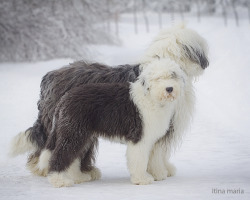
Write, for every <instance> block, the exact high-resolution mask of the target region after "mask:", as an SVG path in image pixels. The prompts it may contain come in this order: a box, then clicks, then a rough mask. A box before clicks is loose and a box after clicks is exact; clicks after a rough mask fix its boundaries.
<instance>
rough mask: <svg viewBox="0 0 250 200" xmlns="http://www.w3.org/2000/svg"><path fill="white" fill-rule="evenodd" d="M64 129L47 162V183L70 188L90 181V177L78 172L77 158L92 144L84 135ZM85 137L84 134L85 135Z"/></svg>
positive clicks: (78, 162) (78, 163) (79, 163)
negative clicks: (75, 184)
mask: <svg viewBox="0 0 250 200" xmlns="http://www.w3.org/2000/svg"><path fill="white" fill-rule="evenodd" d="M69 130H72V129H71V128H66V129H64V131H62V130H59V131H61V132H60V135H59V138H57V141H56V146H55V149H54V151H53V152H52V156H51V159H50V162H49V176H48V179H49V182H50V183H51V184H52V185H53V186H54V187H65V186H72V185H73V184H74V183H80V182H84V181H90V180H91V176H90V175H89V174H84V173H82V172H81V171H80V166H81V162H80V159H79V157H80V156H81V155H83V154H84V152H85V151H87V150H88V149H89V147H90V145H91V144H92V141H91V138H87V137H83V135H84V134H81V133H79V132H78V131H76V130H75V131H74V133H75V134H73V133H72V132H69ZM85 135H86V134H85Z"/></svg>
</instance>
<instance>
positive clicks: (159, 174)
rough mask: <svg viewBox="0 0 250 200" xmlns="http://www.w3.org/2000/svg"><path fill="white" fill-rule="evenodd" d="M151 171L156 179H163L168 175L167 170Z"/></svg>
mask: <svg viewBox="0 0 250 200" xmlns="http://www.w3.org/2000/svg"><path fill="white" fill-rule="evenodd" d="M149 173H150V174H151V175H152V176H153V177H154V180H155V181H162V180H165V179H166V178H167V177H168V171H167V170H164V169H162V170H150V171H149Z"/></svg>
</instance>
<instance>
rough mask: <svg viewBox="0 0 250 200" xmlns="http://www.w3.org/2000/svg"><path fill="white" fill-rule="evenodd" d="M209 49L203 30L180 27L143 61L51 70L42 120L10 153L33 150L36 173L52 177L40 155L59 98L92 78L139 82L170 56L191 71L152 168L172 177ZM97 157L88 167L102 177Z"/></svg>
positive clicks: (81, 63)
mask: <svg viewBox="0 0 250 200" xmlns="http://www.w3.org/2000/svg"><path fill="white" fill-rule="evenodd" d="M207 53H208V49H207V45H206V42H205V40H204V39H203V38H202V37H201V36H200V35H198V34H197V33H196V32H195V31H193V30H190V29H188V28H185V27H183V26H179V27H174V28H171V29H168V30H166V31H162V32H161V33H160V34H159V35H158V36H157V37H156V39H155V40H154V41H153V42H152V44H151V45H149V47H148V49H147V50H146V52H145V54H144V55H143V56H142V59H141V60H140V62H139V64H135V65H120V66H116V67H110V66H106V65H103V64H99V63H92V64H90V63H87V62H84V61H78V62H75V63H73V64H71V65H69V66H67V67H64V68H61V69H58V70H54V71H51V72H49V73H47V74H46V75H45V76H44V77H43V80H42V82H41V94H40V100H39V101H38V110H39V113H38V119H37V120H36V122H35V123H34V125H33V126H32V127H31V128H29V129H28V130H26V131H25V132H22V133H20V134H18V135H17V136H16V137H15V138H14V139H13V141H12V145H11V151H10V154H11V155H12V156H16V155H19V154H23V153H25V152H27V151H30V152H31V153H30V156H29V159H28V162H27V167H28V169H29V170H30V171H31V172H32V173H33V174H36V175H42V176H47V173H48V168H47V169H46V168H42V167H41V166H39V165H38V162H39V160H43V159H46V156H45V154H43V156H42V157H40V155H41V152H42V151H43V150H44V148H45V145H46V142H47V140H48V138H50V134H51V130H52V127H53V116H54V114H55V110H56V108H57V106H58V103H59V102H60V100H61V98H62V97H63V96H64V95H65V94H66V93H67V92H68V91H71V90H72V89H74V88H76V87H79V86H84V85H85V84H92V83H126V82H135V81H136V80H137V78H138V76H139V75H140V74H141V73H142V72H143V71H144V69H146V68H147V66H148V64H150V63H151V62H154V61H155V60H159V61H161V60H162V59H163V58H169V59H171V60H172V61H173V62H175V63H177V65H178V66H179V68H180V69H182V70H183V71H184V72H185V73H186V75H187V80H186V83H185V88H186V89H185V91H184V95H183V97H182V98H179V99H181V100H179V101H178V109H176V112H175V114H174V116H173V118H172V120H171V123H170V127H169V130H168V131H167V133H166V134H165V136H164V137H163V138H161V139H159V141H158V142H157V143H156V144H155V146H154V148H153V150H152V152H151V155H150V160H149V164H148V172H149V173H150V174H152V175H153V177H154V179H155V180H163V179H165V178H166V177H167V176H172V175H174V174H175V167H174V166H173V165H171V164H170V163H169V161H168V160H169V157H170V155H171V152H172V151H173V150H174V149H175V147H176V145H177V144H178V143H179V141H180V140H181V137H182V135H183V132H184V131H185V129H186V128H187V125H188V124H189V121H190V119H191V116H192V110H193V106H194V92H193V88H192V85H193V83H192V82H193V79H194V78H195V77H197V76H199V75H201V74H202V72H203V71H204V69H205V68H206V67H207V66H208V58H207V57H208V55H207ZM166 67H168V66H166ZM155 70H157V69H155ZM95 143H98V141H95ZM94 146H96V145H93V148H92V150H91V151H94ZM90 153H91V152H90ZM83 161H84V158H82V159H81V162H83ZM91 162H92V164H91V165H89V166H88V171H92V172H93V174H95V175H93V177H92V178H93V179H97V178H100V172H99V170H98V169H97V168H95V167H94V165H93V163H94V158H93V159H91ZM41 169H43V170H41ZM85 171H86V169H85Z"/></svg>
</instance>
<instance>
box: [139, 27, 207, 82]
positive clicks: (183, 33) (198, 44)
mask: <svg viewBox="0 0 250 200" xmlns="http://www.w3.org/2000/svg"><path fill="white" fill-rule="evenodd" d="M166 57H168V58H170V59H172V60H174V61H175V62H176V63H177V64H178V65H180V67H181V68H182V69H183V70H184V71H185V72H186V73H187V75H188V76H189V77H194V76H199V75H201V74H202V72H203V71H204V69H205V68H207V67H208V65H209V61H208V46H207V43H206V41H205V39H204V38H202V37H201V36H200V35H199V34H198V33H196V32H195V31H193V30H191V29H188V28H185V26H184V25H181V26H176V27H173V28H170V29H167V30H164V31H161V32H160V33H159V34H158V36H157V37H156V38H155V39H154V41H153V42H152V44H151V45H150V46H149V47H148V49H147V50H146V52H145V54H144V56H143V58H142V59H141V63H147V62H151V61H152V60H154V59H161V58H166Z"/></svg>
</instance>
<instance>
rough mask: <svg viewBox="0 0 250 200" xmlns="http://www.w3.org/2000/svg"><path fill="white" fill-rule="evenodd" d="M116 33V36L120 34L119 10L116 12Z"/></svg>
mask: <svg viewBox="0 0 250 200" xmlns="http://www.w3.org/2000/svg"><path fill="white" fill-rule="evenodd" d="M115 33H116V36H117V37H118V36H119V14H118V12H116V13H115Z"/></svg>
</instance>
